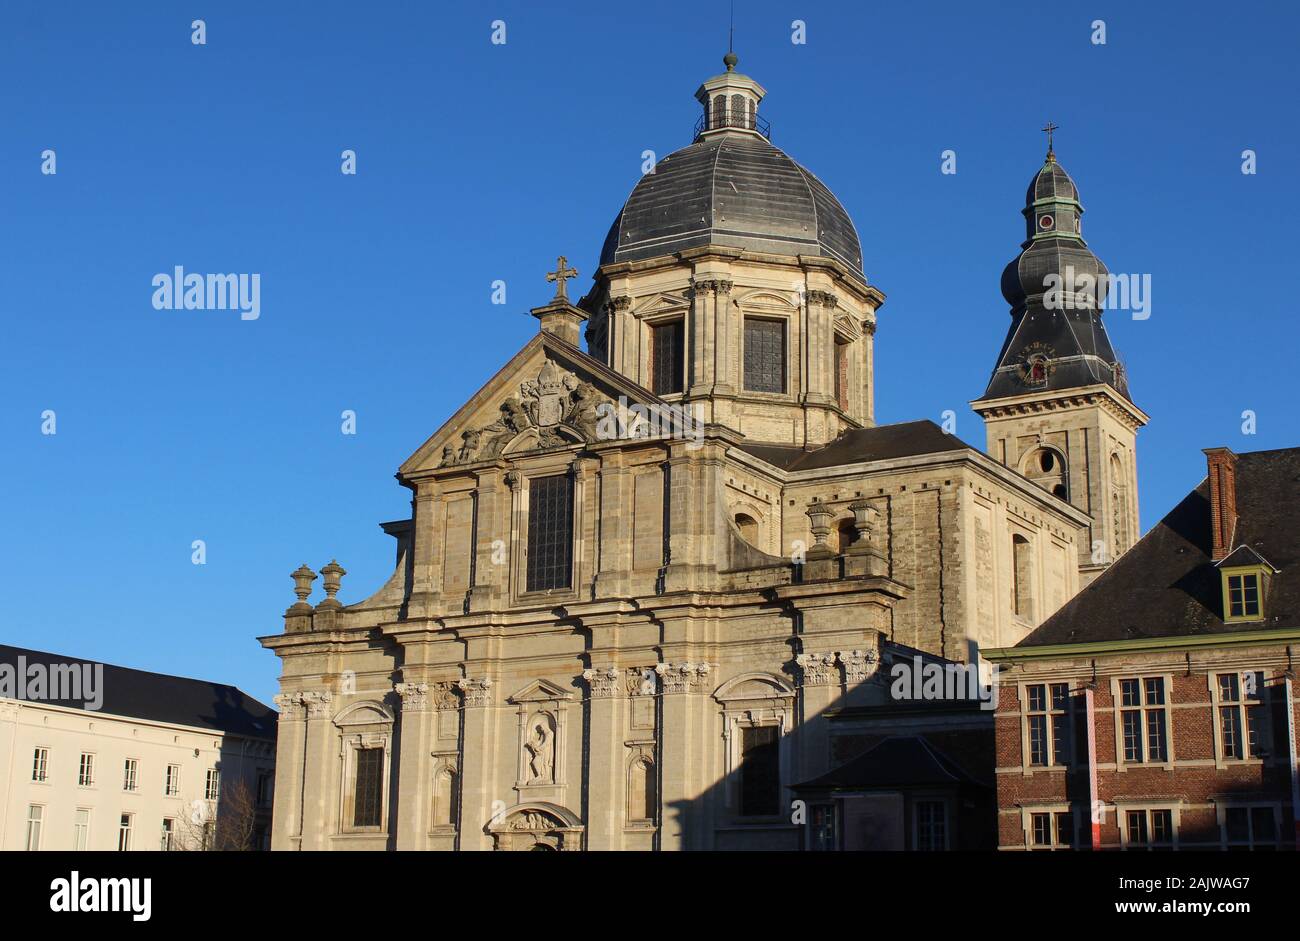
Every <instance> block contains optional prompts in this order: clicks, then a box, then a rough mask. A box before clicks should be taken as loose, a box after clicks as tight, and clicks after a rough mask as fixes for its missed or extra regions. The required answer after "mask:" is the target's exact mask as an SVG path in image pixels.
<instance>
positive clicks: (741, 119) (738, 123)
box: [731, 95, 745, 127]
mask: <svg viewBox="0 0 1300 941" xmlns="http://www.w3.org/2000/svg"><path fill="white" fill-rule="evenodd" d="M731 124H732V126H733V127H744V126H745V96H744V95H732V96H731Z"/></svg>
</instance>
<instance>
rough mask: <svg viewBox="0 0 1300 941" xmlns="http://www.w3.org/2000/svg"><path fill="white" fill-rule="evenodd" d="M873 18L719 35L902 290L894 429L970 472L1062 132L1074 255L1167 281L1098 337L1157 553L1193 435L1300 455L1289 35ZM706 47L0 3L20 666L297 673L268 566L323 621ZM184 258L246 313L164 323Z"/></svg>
mask: <svg viewBox="0 0 1300 941" xmlns="http://www.w3.org/2000/svg"><path fill="white" fill-rule="evenodd" d="M884 6H885V5H884V4H863V3H856V2H855V3H843V4H834V3H824V2H808V0H798V2H793V0H783V2H744V0H742V2H739V3H737V8H738V10H737V15H736V20H737V26H736V49H737V52H738V54H739V55H740V59H741V71H744V72H746V73H747V74H750V75H752V76H753V77H754V78H756V79H758V80H759V81H760V82H762V83H763V84H764V85H765V86H766V87H767V89H768V93H769V94H768V98H767V100H766V101H765V102H764V105H763V109H762V110H763V113H764V114H765V115H766V116H767V118H768V119H769V120H770V121H771V122H772V128H773V142H774V143H776V144H777V145H778V146H780V147H782V148H784V149H786V150H787V151H788V152H789V153H790V154H791V155H792V156H794V157H795V158H796V159H798V160H799V161H800V162H802V163H803V164H805V165H806V166H808V167H809V168H810V169H812V170H813V172H815V173H816V174H817V175H818V176H819V177H821V179H822V180H823V181H824V182H825V183H826V184H827V185H828V186H830V188H831V189H832V190H833V191H834V192H835V193H836V194H837V196H838V197H839V198H840V200H841V201H842V202H843V204H844V205H845V207H846V208H847V209H848V211H849V213H850V214H851V215H852V216H853V218H854V220H855V222H856V224H857V227H858V231H859V234H860V236H861V240H862V246H863V256H864V266H865V269H866V273H867V276H868V278H869V279H870V280H871V281H872V282H873V283H875V284H877V285H878V286H879V287H880V288H881V290H883V291H884V292H885V294H886V295H887V296H888V301H887V302H886V304H885V306H884V308H883V309H882V311H881V314H880V328H879V332H878V334H877V354H876V355H877V360H876V362H877V384H876V391H877V396H878V406H877V419H878V420H879V421H881V422H892V421H906V420H911V419H917V418H932V419H934V420H936V421H938V420H940V416H941V414H942V413H943V411H944V410H945V409H953V410H955V411H956V412H957V413H958V415H959V422H958V427H957V433H958V435H959V436H961V437H963V438H965V439H966V440H967V441H969V442H971V443H973V444H976V445H979V446H982V445H983V443H984V434H983V429H982V427H981V425H980V424H979V421H978V419H977V418H976V417H975V416H974V415H973V413H971V412H970V411H969V409H968V407H967V405H966V403H967V402H968V401H969V400H970V399H972V398H975V397H976V396H977V395H979V394H980V392H981V391H982V390H983V388H984V385H985V383H986V382H987V379H988V375H989V372H990V370H991V369H992V367H993V365H994V359H995V357H996V354H997V352H998V348H999V345H1000V343H1001V341H1002V339H1003V336H1004V333H1005V330H1006V327H1007V325H1008V316H1007V309H1006V304H1005V303H1004V302H1003V300H1002V298H1001V295H1000V293H999V290H998V278H999V275H1000V273H1001V271H1002V268H1003V266H1004V265H1005V264H1006V263H1007V262H1008V261H1009V260H1010V259H1011V258H1012V257H1013V256H1014V255H1015V253H1016V252H1017V250H1018V244H1019V242H1020V240H1021V239H1022V238H1023V228H1022V226H1023V223H1022V219H1021V216H1020V209H1021V206H1022V201H1023V196H1024V191H1025V186H1026V184H1027V182H1028V180H1029V178H1030V177H1031V175H1032V174H1033V173H1034V172H1035V171H1036V169H1037V168H1038V166H1039V165H1040V161H1041V158H1042V155H1043V150H1044V142H1043V135H1042V133H1041V132H1040V131H1039V128H1040V127H1041V126H1042V125H1043V124H1044V123H1045V122H1046V121H1047V120H1048V119H1051V120H1053V121H1055V122H1056V123H1057V124H1059V125H1060V127H1061V129H1060V131H1059V132H1058V134H1057V146H1056V150H1057V154H1058V156H1059V158H1060V160H1061V162H1062V164H1063V165H1064V166H1065V167H1066V168H1067V169H1068V170H1069V172H1070V173H1071V174H1072V175H1073V177H1074V178H1075V181H1076V182H1077V183H1078V185H1079V188H1080V190H1081V193H1082V200H1083V203H1084V205H1085V207H1086V209H1087V214H1086V215H1085V217H1084V232H1085V235H1086V236H1087V238H1088V240H1089V243H1090V245H1091V247H1092V248H1093V249H1094V250H1095V251H1096V252H1097V254H1098V255H1099V256H1100V257H1101V258H1102V259H1103V260H1104V261H1105V262H1106V263H1107V265H1108V266H1109V267H1110V269H1111V270H1112V271H1114V272H1125V273H1149V274H1150V275H1151V278H1152V297H1151V317H1150V319H1148V320H1145V321H1134V320H1132V319H1131V318H1130V317H1129V315H1128V314H1127V313H1125V312H1122V311H1115V312H1111V313H1109V314H1108V315H1107V324H1108V327H1109V330H1110V332H1111V337H1112V340H1113V341H1114V343H1115V345H1116V347H1117V349H1118V350H1119V351H1120V354H1121V356H1122V357H1123V359H1124V360H1125V362H1126V364H1127V367H1128V370H1129V374H1130V377H1131V384H1132V391H1133V395H1134V398H1135V400H1136V401H1137V402H1138V404H1139V405H1140V406H1142V407H1143V408H1144V409H1145V410H1146V411H1147V412H1148V413H1149V414H1150V415H1151V416H1152V422H1151V424H1150V426H1149V427H1148V428H1146V429H1144V430H1143V431H1142V433H1141V436H1140V438H1139V478H1140V485H1141V510H1142V523H1143V528H1144V530H1145V529H1146V528H1148V527H1150V525H1151V524H1152V523H1153V522H1154V521H1155V520H1156V519H1158V518H1159V516H1160V515H1162V514H1163V513H1164V512H1165V511H1166V510H1167V509H1168V508H1169V507H1170V506H1172V505H1173V503H1174V502H1176V500H1177V499H1178V498H1179V497H1180V496H1181V495H1182V494H1183V493H1185V492H1186V491H1187V490H1188V489H1190V488H1191V487H1193V486H1194V485H1195V484H1196V483H1197V482H1198V481H1199V480H1200V478H1201V477H1202V476H1203V474H1204V464H1203V457H1202V455H1201V453H1200V449H1201V448H1203V447H1208V446H1211V445H1227V446H1229V447H1232V448H1234V449H1236V450H1238V451H1248V450H1258V449H1264V448H1276V447H1285V446H1290V445H1296V444H1300V420H1298V419H1297V416H1296V395H1295V389H1296V385H1295V371H1296V363H1295V358H1296V349H1297V342H1296V341H1297V336H1298V331H1297V328H1296V326H1295V323H1294V316H1295V315H1294V313H1293V310H1292V308H1293V307H1294V302H1293V300H1292V299H1291V294H1292V292H1291V291H1290V290H1289V289H1288V284H1287V281H1288V280H1289V277H1290V276H1291V275H1292V273H1293V272H1294V270H1295V264H1294V252H1295V247H1294V246H1295V237H1294V221H1293V218H1292V217H1293V216H1294V215H1295V213H1296V211H1297V208H1298V207H1300V200H1298V199H1297V195H1298V193H1297V187H1298V184H1297V179H1298V175H1297V173H1296V171H1295V166H1296V163H1297V161H1296V151H1297V143H1298V141H1297V134H1298V132H1297V129H1296V122H1295V121H1294V120H1290V119H1289V118H1288V115H1289V114H1290V113H1291V110H1292V106H1293V102H1294V101H1295V99H1296V97H1297V91H1298V90H1300V89H1297V69H1296V56H1295V51H1294V37H1295V36H1296V35H1297V34H1300V13H1298V12H1297V9H1298V8H1297V7H1296V6H1295V5H1291V4H1286V5H1283V4H1258V5H1253V4H1239V5H1236V6H1233V7H1231V8H1230V12H1229V11H1228V10H1227V8H1224V7H1222V6H1221V5H1220V6H1219V7H1218V8H1217V9H1216V8H1215V7H1214V6H1212V5H1209V4H1204V5H1202V4H1195V3H1180V4H1178V5H1177V6H1176V8H1174V7H1172V6H1171V5H1169V4H1163V3H1159V4H1158V3H1147V4H1129V3H1112V2H1090V3H1069V2H1058V3H1051V4H1044V3H1041V2H1036V3H1028V2H1025V3H1019V2H1000V3H998V4H996V5H995V4H980V5H974V4H968V3H957V2H951V3H929V4H892V5H890V7H891V8H892V9H888V10H886V9H881V8H882V7H884ZM1171 9H1176V12H1177V15H1176V16H1170V15H1169V13H1170V10H1171ZM195 18H203V19H204V20H205V22H206V26H207V44H206V45H204V46H195V45H193V44H192V43H191V41H190V22H191V20H193V19H195ZM497 18H500V19H503V20H505V22H506V36H507V42H506V44H505V45H503V46H497V45H492V44H491V43H490V42H489V39H490V33H491V27H490V23H491V21H492V20H494V19H497ZM796 19H801V20H803V21H804V22H805V24H806V31H807V42H806V44H804V45H796V44H793V43H792V42H791V23H792V21H793V20H796ZM1095 19H1102V20H1104V21H1105V22H1106V40H1107V41H1106V44H1105V45H1101V46H1098V45H1094V44H1093V43H1092V42H1091V39H1090V37H1091V35H1092V28H1091V25H1090V24H1091V23H1092V21H1093V20H1095ZM726 29H727V3H726V2H725V0H720V2H719V0H707V2H693V3H676V2H664V3H655V4H647V3H610V2H604V3H563V4H537V3H531V2H504V3H487V4H480V3H472V4H470V3H467V4H456V5H454V6H453V5H442V4H433V3H416V2H406V3H397V2H391V3H385V2H375V3H365V4H359V3H351V2H348V3H339V2H312V3H275V4H267V3H225V2H214V0H204V2H188V3H146V2H139V3H121V4H101V3H79V4H70V3H59V2H51V0H46V2H40V3H37V2H28V0H7V2H6V3H5V4H4V5H3V7H0V114H3V116H4V119H3V130H2V131H0V213H2V219H0V259H3V262H2V263H0V279H2V283H0V309H2V310H3V323H4V327H5V343H4V344H3V353H2V354H0V355H2V356H3V360H2V362H0V403H2V404H0V440H2V441H3V442H4V443H5V448H4V450H3V457H4V459H3V460H0V584H2V585H3V590H4V599H5V604H4V606H3V613H2V614H0V639H3V640H4V641H7V642H10V643H15V644H21V645H25V646H31V647H37V648H42V649H47V650H53V651H59V652H65V653H68V654H72V655H77V656H83V657H90V658H97V659H103V660H106V661H109V662H114V663H121V664H125V665H129V666H134V667H138V668H142V669H150V670H157V671H162V672H169V673H177V674H181V675H189V676H201V677H204V678H210V679H216V680H220V681H223V682H229V683H234V684H236V685H238V686H240V687H242V688H243V689H245V690H246V691H248V692H250V693H252V694H253V695H255V696H258V697H259V698H261V699H263V700H266V701H269V699H270V697H271V695H272V694H273V693H274V692H275V689H276V683H275V678H276V676H277V675H278V670H279V662H278V660H276V658H275V657H274V656H273V655H272V654H271V653H269V652H267V651H264V650H262V649H261V648H260V647H259V646H258V645H257V643H256V641H255V640H254V638H255V637H256V636H258V635H264V634H272V633H276V632H278V631H279V630H280V629H281V627H282V622H281V620H280V615H281V614H282V612H283V610H284V608H285V607H286V606H287V605H288V604H289V603H290V602H291V601H292V600H293V595H292V591H291V583H290V580H289V577H288V576H289V572H290V571H292V570H293V569H294V568H296V567H297V566H298V565H299V564H300V563H301V562H304V561H305V562H307V563H308V564H310V565H311V566H312V567H313V568H316V569H319V568H320V566H321V565H322V564H324V563H325V562H326V561H328V560H329V559H330V558H331V557H337V558H338V559H339V561H340V562H341V563H342V564H343V565H344V566H345V567H346V568H347V569H348V571H349V573H350V574H349V575H348V576H347V578H345V579H344V587H343V591H342V593H341V598H342V600H344V601H345V602H352V601H356V600H359V599H360V598H362V597H364V596H365V595H367V594H369V593H370V592H371V591H373V590H374V589H375V588H376V587H377V586H378V585H379V584H380V583H381V582H382V581H383V580H384V578H385V577H386V576H387V575H388V574H389V572H390V571H391V568H392V562H393V558H392V554H393V547H392V544H391V540H390V538H389V537H387V536H385V535H384V534H383V533H382V532H381V531H380V530H379V528H378V526H377V525H376V524H377V523H379V522H380V521H383V520H390V519H397V518H401V517H403V516H405V515H406V514H407V512H408V492H407V491H406V490H405V489H403V488H401V487H400V486H398V485H397V483H396V482H395V481H394V480H393V477H392V475H393V473H394V472H395V471H396V469H397V466H398V465H399V464H400V463H401V461H402V460H403V459H404V458H406V457H407V456H408V455H409V454H410V453H411V452H412V451H414V450H415V448H416V447H417V446H418V445H420V444H421V443H422V442H423V441H424V440H425V438H426V437H427V436H428V435H429V434H430V433H432V432H433V431H434V430H435V429H436V428H437V427H438V426H439V425H440V424H441V423H442V421H443V420H444V419H445V418H446V417H447V416H448V415H449V414H450V413H451V412H452V411H454V410H455V409H456V408H457V407H458V406H459V405H460V404H461V403H462V402H463V401H464V400H465V398H467V397H468V395H469V394H471V393H472V392H473V391H474V390H475V389H477V388H478V386H479V385H480V384H481V383H482V382H484V381H485V380H486V379H487V378H488V377H489V376H491V374H492V373H493V372H494V371H495V370H496V369H497V368H498V367H499V366H500V365H502V364H503V363H504V362H505V361H506V360H507V359H509V357H510V356H511V355H512V354H513V353H514V352H515V351H516V349H517V348H518V347H519V346H521V345H522V344H523V343H524V342H526V341H527V340H528V338H529V337H530V336H531V335H532V334H533V332H534V331H535V329H536V322H535V321H534V320H533V319H532V318H531V317H528V316H526V314H525V312H526V311H527V309H528V308H529V307H533V306H537V305H539V304H541V303H544V302H545V301H546V300H547V299H549V297H550V293H551V291H550V288H549V287H548V285H546V283H545V282H544V280H543V276H544V273H545V272H546V271H548V270H550V269H551V268H552V267H553V266H554V260H555V257H556V256H557V255H558V254H560V253H564V254H566V255H567V256H568V258H569V260H570V263H571V264H573V265H575V266H576V267H577V268H578V269H580V271H581V272H582V275H583V277H582V278H581V279H580V280H579V285H580V286H581V289H580V290H579V291H578V292H577V293H582V291H583V290H585V288H586V286H587V285H589V284H590V281H589V276H590V274H591V272H592V271H593V269H594V267H595V263H596V259H597V257H598V254H599V250H600V245H601V241H602V239H603V238H604V235H605V232H606V230H607V228H608V227H609V224H610V222H611V220H612V219H613V217H614V215H615V214H616V213H617V211H618V209H619V207H620V205H621V203H622V201H623V200H624V199H625V198H626V196H627V194H628V192H629V191H630V190H631V188H632V186H633V184H634V183H635V182H636V179H637V176H638V174H639V173H640V165H641V153H642V151H643V150H646V149H651V150H654V151H655V152H656V153H657V154H658V155H660V156H661V157H662V156H664V155H666V154H668V153H670V152H671V151H673V150H675V149H677V148H679V147H683V146H686V145H687V144H689V143H690V134H691V128H692V126H693V123H694V121H695V118H696V110H697V107H698V106H697V105H696V103H695V101H694V99H693V97H692V94H693V92H694V90H695V88H696V87H697V86H698V84H699V82H700V81H701V80H702V79H704V78H706V77H707V76H709V75H712V74H715V73H716V72H718V71H720V57H721V55H722V53H723V52H724V51H725V50H726ZM1247 148H1250V149H1253V150H1255V151H1256V152H1257V155H1258V158H1257V159H1258V173H1257V174H1255V175H1253V176H1249V175H1243V174H1242V172H1241V152H1242V151H1243V150H1244V149H1247ZM46 149H53V150H54V151H55V152H56V155H57V156H56V160H57V171H58V172H57V174H55V175H52V176H51V175H44V174H42V173H41V172H40V170H41V153H42V151H44V150H46ZM344 149H352V150H354V151H355V152H356V154H357V167H358V172H357V174H356V175H355V176H345V175H343V174H341V173H340V170H339V167H340V154H341V152H342V151H343V150H344ZM946 149H952V150H954V151H956V153H957V169H958V172H957V173H956V174H955V175H950V176H945V175H942V174H941V173H940V172H939V171H940V153H941V152H942V151H944V150H946ZM176 265H182V266H184V267H185V268H186V269H187V270H188V271H193V272H256V273H259V274H260V276H261V316H260V317H259V318H258V319H257V320H256V321H242V320H241V319H240V318H239V315H238V313H232V312H228V311H198V310H190V311H185V310H180V311H176V310H162V311H160V310H155V309H154V308H153V306H152V305H151V303H150V301H151V298H152V295H153V288H152V286H151V279H152V278H153V276H154V275H155V274H156V273H159V272H170V271H171V270H172V269H173V267H174V266H176ZM496 279H502V280H504V281H505V282H506V284H507V300H508V303H507V304H506V305H504V306H494V305H492V304H491V303H490V301H491V283H492V282H493V281H494V280H496ZM47 409H48V410H53V411H54V412H55V413H56V415H57V423H58V424H57V434H56V435H53V436H49V435H42V434H41V415H42V413H43V412H44V411H45V410H47ZM345 409H352V410H355V412H356V414H357V434H356V435H354V436H345V435H343V434H342V433H341V432H340V424H341V418H340V414H341V412H342V411H343V410H345ZM1246 409H1251V410H1254V411H1255V412H1256V413H1257V416H1258V429H1257V433H1256V434H1254V435H1249V436H1248V435H1243V434H1242V431H1241V423H1242V422H1241V413H1242V411H1243V410H1246ZM196 539H202V540H204V541H205V542H206V545H207V563H206V564H205V565H201V566H199V565H193V564H192V563H191V548H190V547H191V543H192V542H193V541H194V540H196ZM318 585H319V583H318Z"/></svg>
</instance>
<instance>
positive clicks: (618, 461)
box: [595, 450, 633, 598]
mask: <svg viewBox="0 0 1300 941" xmlns="http://www.w3.org/2000/svg"><path fill="white" fill-rule="evenodd" d="M599 477H600V504H601V506H600V560H599V561H600V566H599V571H598V572H597V573H596V591H595V595H596V597H597V598H621V597H624V596H626V595H627V590H628V588H627V583H628V575H629V573H630V572H631V570H632V515H631V514H630V513H627V512H626V508H627V507H629V506H631V505H632V500H633V494H632V489H631V488H632V472H631V471H630V470H629V469H628V466H627V456H626V452H624V451H622V450H618V451H606V452H604V453H602V454H601V458H600V471H599Z"/></svg>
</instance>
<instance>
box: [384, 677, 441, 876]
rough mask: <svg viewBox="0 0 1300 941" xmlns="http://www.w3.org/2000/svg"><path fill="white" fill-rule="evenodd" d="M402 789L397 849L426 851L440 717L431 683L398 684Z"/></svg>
mask: <svg viewBox="0 0 1300 941" xmlns="http://www.w3.org/2000/svg"><path fill="white" fill-rule="evenodd" d="M393 689H394V691H395V692H396V693H397V695H398V697H399V698H400V699H401V702H402V709H401V713H400V714H399V722H400V723H401V724H400V735H401V737H400V739H399V741H400V753H399V754H400V765H399V767H400V768H401V786H400V787H399V788H397V789H396V790H397V798H396V799H397V834H396V836H397V848H398V849H399V850H403V849H425V848H426V846H425V843H426V842H427V834H428V832H429V819H428V815H429V810H430V800H429V788H430V785H431V779H432V769H431V767H430V765H431V760H430V750H431V746H432V741H433V723H434V720H435V718H436V716H435V714H434V711H433V708H432V706H433V704H432V702H431V701H430V695H429V684H428V683H398V684H396V685H395V686H394V687H393Z"/></svg>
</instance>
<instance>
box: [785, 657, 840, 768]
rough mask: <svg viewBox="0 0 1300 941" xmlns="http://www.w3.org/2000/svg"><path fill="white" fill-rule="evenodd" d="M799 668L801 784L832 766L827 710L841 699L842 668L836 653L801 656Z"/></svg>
mask: <svg viewBox="0 0 1300 941" xmlns="http://www.w3.org/2000/svg"><path fill="white" fill-rule="evenodd" d="M795 663H796V664H797V665H798V667H799V716H798V720H797V721H798V727H799V740H800V746H799V756H798V774H799V778H800V780H804V781H806V780H809V779H811V778H815V777H817V776H818V775H820V774H823V773H824V772H826V771H827V770H828V766H829V764H830V761H829V756H830V728H829V722H828V720H827V718H826V715H825V713H826V710H827V709H829V708H830V707H831V706H832V705H834V704H835V702H836V701H837V700H838V699H839V698H840V691H841V685H840V667H839V664H837V663H836V661H835V653H834V652H833V651H828V652H825V653H801V654H799V656H798V657H796V658H795Z"/></svg>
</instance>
